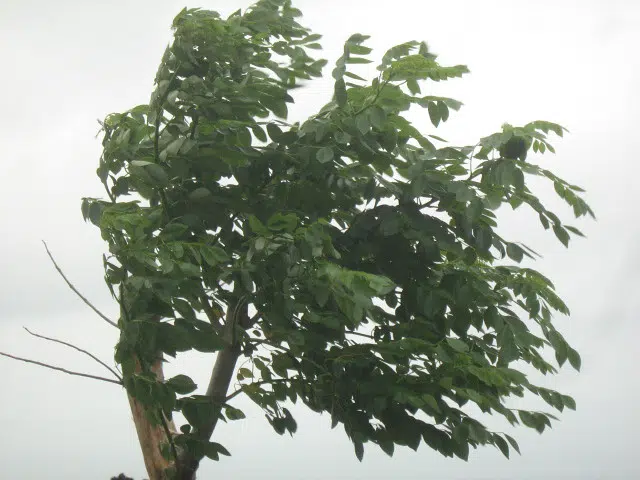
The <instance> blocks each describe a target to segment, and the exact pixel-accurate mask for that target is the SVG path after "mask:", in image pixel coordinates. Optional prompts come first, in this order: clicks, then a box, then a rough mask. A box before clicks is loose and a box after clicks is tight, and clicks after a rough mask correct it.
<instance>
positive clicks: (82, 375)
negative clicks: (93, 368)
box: [0, 352, 122, 385]
mask: <svg viewBox="0 0 640 480" xmlns="http://www.w3.org/2000/svg"><path fill="white" fill-rule="evenodd" d="M0 355H2V356H3V357H8V358H13V359H14V360H18V361H20V362H26V363H33V364H34V365H40V366H41V367H46V368H50V369H52V370H58V371H59V372H64V373H68V374H69V375H77V376H79V377H86V378H92V379H94V380H102V381H103V382H109V383H115V384H116V385H122V382H119V381H118V380H112V379H110V378H105V377H99V376H97V375H90V374H88V373H81V372H74V371H72V370H67V369H66V368H62V367H55V366H53V365H49V364H48V363H42V362H36V361H35V360H29V359H28V358H22V357H16V356H15V355H10V354H8V353H4V352H0Z"/></svg>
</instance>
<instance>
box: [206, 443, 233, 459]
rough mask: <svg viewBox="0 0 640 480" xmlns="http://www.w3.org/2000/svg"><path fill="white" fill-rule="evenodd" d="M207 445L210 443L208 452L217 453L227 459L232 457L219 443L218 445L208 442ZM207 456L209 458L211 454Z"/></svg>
mask: <svg viewBox="0 0 640 480" xmlns="http://www.w3.org/2000/svg"><path fill="white" fill-rule="evenodd" d="M207 443H208V445H207V449H208V451H210V452H215V453H216V454H222V455H226V456H227V457H230V456H231V454H230V453H229V450H227V449H226V448H224V447H223V446H222V445H220V444H219V443H216V442H207ZM207 456H208V457H209V454H207Z"/></svg>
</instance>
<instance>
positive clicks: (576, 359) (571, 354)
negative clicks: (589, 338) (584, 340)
mask: <svg viewBox="0 0 640 480" xmlns="http://www.w3.org/2000/svg"><path fill="white" fill-rule="evenodd" d="M567 358H568V360H569V363H570V364H571V366H572V367H573V368H574V369H575V370H577V371H578V372H579V371H580V367H581V366H582V360H581V359H580V354H579V353H578V352H577V351H575V350H574V349H573V348H571V347H570V346H568V345H567Z"/></svg>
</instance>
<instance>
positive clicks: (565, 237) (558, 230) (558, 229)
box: [553, 224, 569, 247]
mask: <svg viewBox="0 0 640 480" xmlns="http://www.w3.org/2000/svg"><path fill="white" fill-rule="evenodd" d="M553 233H555V234H556V237H558V240H560V241H561V242H562V244H563V245H564V246H565V247H568V246H569V234H568V233H567V231H566V230H565V229H564V228H562V226H561V225H558V224H555V225H554V226H553Z"/></svg>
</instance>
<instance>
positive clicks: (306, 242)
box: [82, 0, 593, 480]
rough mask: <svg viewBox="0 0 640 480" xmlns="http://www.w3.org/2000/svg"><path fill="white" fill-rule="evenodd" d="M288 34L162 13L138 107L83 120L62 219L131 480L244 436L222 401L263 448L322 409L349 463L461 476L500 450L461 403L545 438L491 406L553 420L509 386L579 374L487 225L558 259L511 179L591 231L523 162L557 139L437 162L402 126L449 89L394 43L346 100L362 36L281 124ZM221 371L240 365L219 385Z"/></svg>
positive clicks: (283, 3) (420, 136)
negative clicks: (565, 368) (136, 450)
mask: <svg viewBox="0 0 640 480" xmlns="http://www.w3.org/2000/svg"><path fill="white" fill-rule="evenodd" d="M300 16H301V13H300V11H299V10H297V9H295V8H293V7H292V6H291V2H290V1H289V0H260V1H258V3H256V4H255V5H254V6H252V7H250V8H249V9H247V10H246V11H245V12H244V13H242V12H241V11H237V12H235V13H233V14H232V15H231V16H230V17H228V18H227V19H223V18H221V17H220V15H219V14H218V13H216V12H212V11H206V10H200V9H184V10H183V11H182V12H180V13H179V14H178V16H177V17H176V18H175V20H174V22H173V28H174V29H175V38H174V40H173V43H172V44H171V45H170V46H169V47H168V48H167V49H166V51H165V53H164V56H163V58H162V61H161V64H160V68H159V70H158V72H157V75H156V78H155V90H154V91H153V94H152V95H151V99H150V102H149V104H145V105H139V106H136V107H134V108H132V109H130V110H128V111H126V112H124V113H118V114H111V115H109V116H107V118H106V119H105V120H104V122H102V123H101V126H102V129H103V132H104V138H103V147H104V150H103V154H102V157H101V159H100V165H99V168H98V170H97V174H98V176H99V177H100V179H101V181H102V182H103V184H104V186H105V189H106V191H107V195H108V200H101V199H96V198H86V199H84V200H83V203H82V212H83V215H84V217H85V219H87V220H90V221H91V222H93V223H94V224H95V225H97V226H98V227H99V228H100V231H101V234H102V238H103V239H104V240H105V241H106V242H107V244H108V246H109V254H108V255H105V256H104V266H105V272H106V275H105V279H106V283H107V285H108V287H109V289H110V291H111V293H112V295H113V296H114V298H115V299H116V300H117V301H118V303H119V305H120V312H121V313H120V317H119V319H118V320H117V322H113V323H114V325H116V326H117V328H119V329H120V339H119V342H118V344H117V346H116V353H115V359H116V361H117V363H118V364H119V365H120V366H121V368H122V384H123V385H124V386H125V388H126V391H127V394H128V395H129V400H130V404H131V408H132V412H133V416H134V421H135V423H136V428H137V431H138V435H139V440H140V443H141V446H142V450H143V455H144V459H145V464H146V467H147V470H148V473H149V477H150V479H151V480H157V479H168V478H176V479H179V480H191V479H193V478H195V472H196V470H197V468H198V465H199V462H200V461H201V460H202V459H203V458H204V457H208V458H210V459H213V460H218V458H219V456H220V455H229V452H228V451H227V450H226V449H225V447H224V446H223V445H221V444H220V443H218V442H216V441H212V439H211V437H212V433H213V432H214V430H215V427H216V424H217V422H218V421H219V420H220V419H223V420H225V419H228V420H238V419H241V418H243V417H244V414H243V412H242V411H240V410H239V409H237V408H235V407H234V406H233V404H232V400H233V399H234V398H236V397H237V396H238V395H241V394H244V395H246V396H248V397H249V398H250V399H251V400H252V401H253V402H255V403H256V404H257V405H258V406H259V407H261V408H262V409H263V410H264V412H265V414H266V418H267V420H268V421H269V423H270V424H271V425H272V426H273V428H274V430H275V431H276V432H277V433H278V434H284V433H286V432H289V433H291V434H293V433H294V432H295V431H296V422H295V420H294V418H293V417H292V415H291V413H290V411H289V410H288V409H287V408H286V405H287V403H288V402H296V401H298V400H299V401H301V402H302V403H304V404H305V405H306V406H308V407H309V408H310V409H311V410H313V411H316V412H327V413H328V414H329V415H330V418H331V423H332V426H336V425H338V424H341V425H342V426H343V427H344V430H345V432H346V434H347V435H348V436H349V438H350V439H351V441H352V442H353V445H354V448H355V454H356V455H357V457H358V458H359V459H360V460H361V459H362V458H363V454H364V444H365V443H367V442H371V443H374V444H376V445H378V446H379V447H380V448H381V449H382V450H383V451H384V452H386V453H387V454H389V455H392V454H393V452H394V448H395V446H396V445H402V446H409V447H410V448H412V449H414V450H415V449H417V448H418V446H419V444H420V443H421V442H424V443H426V444H427V445H428V446H429V447H431V448H432V449H434V450H437V451H438V452H440V453H441V454H443V455H445V456H448V457H452V456H457V457H459V458H462V459H467V457H468V455H469V447H474V448H476V447H478V446H480V445H488V444H490V445H494V446H495V447H497V448H499V449H500V451H501V452H502V453H503V454H504V455H505V456H507V457H508V456H509V453H510V448H513V449H515V450H516V451H518V445H517V443H516V441H515V440H514V439H513V438H512V437H510V436H509V435H506V434H501V433H498V432H492V431H489V430H488V429H487V428H485V426H484V425H483V424H482V423H481V422H480V421H479V420H478V419H476V418H474V417H473V416H471V415H470V414H469V413H468V411H466V410H465V409H464V406H465V404H467V403H470V404H475V405H476V406H477V407H478V408H479V409H480V410H481V411H482V412H485V413H487V412H491V413H498V414H500V415H502V416H504V417H505V418H506V419H507V420H508V421H509V422H510V423H511V424H518V423H522V424H523V425H525V426H527V427H531V428H534V429H536V430H537V431H539V432H542V431H543V430H545V428H546V427H548V426H550V425H551V422H550V419H555V417H554V416H553V415H551V414H549V413H545V412H537V411H525V410H516V409H513V408H511V407H509V404H508V399H509V397H510V396H512V395H515V396H522V395H524V393H525V392H526V391H528V392H530V393H533V394H534V395H538V396H540V397H541V398H542V399H543V400H544V401H545V402H547V403H548V404H549V405H550V406H551V407H553V408H555V409H557V410H559V411H562V410H563V409H564V408H565V407H567V408H571V409H573V408H575V402H574V400H573V399H572V398H571V397H569V396H567V395H564V394H561V393H558V392H556V391H553V390H550V389H546V388H542V387H540V386H536V385H535V384H533V383H531V382H530V380H529V378H528V377H527V376H526V375H525V374H524V373H522V372H521V371H519V370H518V369H517V368H515V367H517V366H519V365H522V364H523V362H525V363H527V364H529V365H530V366H532V367H533V368H535V369H537V370H538V371H540V372H542V373H543V374H546V373H555V372H556V371H557V368H556V367H555V366H553V365H552V364H551V363H549V362H548V361H547V360H546V359H545V356H544V349H545V348H546V347H550V348H551V349H553V350H554V351H555V358H556V361H557V363H558V365H559V366H562V365H563V364H564V363H565V362H566V361H567V360H568V361H569V363H570V364H571V365H572V366H573V367H574V368H575V369H579V368H580V356H579V355H578V353H577V352H576V351H575V350H574V349H573V348H572V347H571V346H570V345H569V344H568V343H567V342H566V340H565V339H564V337H563V336H562V335H561V334H560V333H559V332H558V331H557V330H556V329H555V328H554V326H553V323H552V314H553V313H554V312H558V313H562V314H568V313H569V310H568V308H567V307H566V305H565V304H564V303H563V301H562V300H561V299H560V298H559V297H558V296H557V295H556V293H555V292H554V287H553V284H552V283H551V281H550V280H549V279H547V278H546V277H545V276H544V275H542V274H541V273H539V272H537V271H536V270H533V269H531V268H529V267H525V266H519V265H518V264H519V263H520V262H521V261H523V259H524V258H525V257H527V258H528V259H534V258H535V257H536V254H535V252H533V251H532V250H531V249H530V248H528V247H527V246H526V245H524V244H522V243H518V242H514V241H509V240H507V239H505V238H503V237H502V236H501V235H500V234H499V232H498V228H497V217H496V211H497V210H498V209H499V207H500V206H501V205H505V204H509V205H510V206H511V207H512V208H514V209H516V208H518V207H520V206H522V205H523V204H524V205H527V206H528V207H530V208H532V209H533V210H534V211H535V212H536V213H537V214H538V215H539V219H540V222H541V224H542V225H543V227H544V228H545V229H551V230H552V231H553V232H554V234H555V235H556V236H557V238H558V239H559V240H560V241H561V242H562V243H563V244H564V245H565V246H567V245H568V242H569V239H570V236H571V235H582V234H581V232H580V231H579V230H578V229H576V228H575V227H572V226H569V225H566V224H564V223H563V222H562V221H561V220H560V218H559V217H558V216H557V215H556V214H554V213H553V212H552V211H550V210H548V209H547V208H546V207H545V205H544V204H543V203H542V202H541V201H540V200H539V199H538V198H537V197H536V196H535V195H534V193H532V191H531V190H530V189H529V188H528V186H527V184H526V182H525V178H526V177H527V176H531V175H533V176H538V177H543V178H546V179H548V180H550V181H551V182H553V184H554V187H555V191H556V193H557V194H558V195H559V196H560V198H561V199H563V200H564V201H565V202H566V203H567V204H568V205H570V206H571V207H572V208H573V211H574V213H575V216H576V217H580V216H583V215H587V214H588V215H591V216H593V212H592V210H591V209H590V207H589V206H588V205H587V203H585V201H584V200H583V199H582V197H581V193H582V192H583V190H582V189H580V188H579V187H577V186H575V185H572V184H570V183H568V182H566V181H564V180H563V179H561V178H559V177H557V176H556V175H554V174H553V173H552V172H550V171H548V170H546V169H543V168H541V167H540V166H538V165H536V164H535V163H532V162H531V161H530V160H531V159H530V158H529V160H527V153H528V152H529V151H530V150H533V152H534V153H545V151H546V150H549V151H551V152H553V151H554V150H553V147H552V145H551V144H550V143H549V141H548V134H549V133H551V132H552V133H555V134H557V135H558V136H562V135H563V133H564V132H565V129H564V128H563V127H561V126H559V125H557V124H554V123H550V122H546V121H534V122H531V123H529V124H527V125H524V126H522V127H515V126H511V125H508V124H505V125H503V127H502V130H501V131H500V132H498V133H494V134H492V135H489V136H486V137H484V138H481V139H480V140H479V141H478V142H477V143H474V144H473V145H472V146H464V147H452V146H448V145H447V144H446V142H445V140H443V139H441V138H440V137H437V136H435V135H432V134H425V133H423V132H420V131H419V130H418V129H417V128H416V127H415V126H413V125H412V124H411V122H410V121H408V120H407V118H406V117H405V116H403V114H405V112H407V111H409V109H410V108H412V107H423V108H426V109H427V112H428V115H429V118H430V120H431V122H432V123H433V125H434V127H437V126H438V125H439V124H440V123H442V122H445V121H447V120H448V118H449V114H450V112H451V110H454V111H455V110H458V109H459V108H460V106H461V103H460V102H458V101H456V100H453V99H451V98H445V97H437V96H430V95H423V94H422V90H423V89H424V88H425V85H428V83H427V82H428V81H436V82H437V81H444V80H447V79H450V78H456V77H461V76H463V75H464V74H466V73H467V72H468V70H467V68H466V67H465V66H462V65H456V66H443V65H440V64H439V63H438V61H437V57H436V55H434V54H433V53H431V52H430V51H429V49H428V47H427V44H426V43H420V42H414V41H411V42H407V43H403V44H401V45H397V46H395V47H393V48H391V49H390V50H389V51H387V52H386V53H385V54H384V56H383V58H382V61H381V63H380V65H379V66H378V72H379V74H378V76H377V77H376V78H374V79H373V80H372V81H368V80H366V79H364V78H362V77H361V76H359V75H357V74H356V73H354V72H353V71H352V70H350V69H351V68H352V66H354V65H356V66H357V65H358V64H367V63H370V62H371V60H369V59H368V55H369V54H370V53H371V49H370V48H368V47H367V46H365V42H366V40H367V39H368V38H369V37H368V36H366V35H361V34H354V35H352V36H351V37H350V38H349V39H348V40H347V41H346V43H345V46H344V53H343V55H342V56H341V57H340V58H339V59H338V61H337V63H336V65H335V68H334V69H333V71H332V76H333V79H334V80H335V90H334V95H333V98H332V99H331V101H330V102H329V103H327V104H326V105H325V106H324V107H323V108H322V109H321V110H320V111H319V112H318V113H317V114H315V115H313V116H311V117H310V118H308V119H307V120H305V121H304V122H295V123H292V124H290V123H287V121H286V119H287V104H288V103H291V102H293V97H292V96H291V93H292V91H293V90H295V89H296V88H299V87H300V86H301V85H302V84H303V83H304V81H306V80H310V79H312V78H313V77H320V76H321V74H322V69H323V67H325V65H326V64H327V62H326V60H321V59H315V58H313V57H312V56H310V52H311V51H312V50H317V49H319V48H320V44H319V43H317V41H318V40H319V39H320V35H317V34H313V33H311V32H310V31H309V30H308V29H307V28H305V27H303V26H302V25H300V24H299V23H298V21H297V20H296V19H297V18H298V17H300ZM191 350H197V351H200V352H212V353H214V352H215V353H216V355H215V362H214V365H213V368H212V374H211V378H210V379H209V384H208V388H207V389H206V391H201V393H199V394H194V393H193V392H195V391H196V383H195V381H194V380H193V379H191V378H190V377H189V376H188V375H187V374H186V373H184V374H179V375H177V376H175V377H173V378H170V379H167V380H165V379H164V376H163V371H162V362H163V361H164V360H165V359H166V357H167V356H169V357H174V356H176V355H177V354H178V353H179V352H185V351H191ZM240 357H246V358H247V359H248V361H249V365H250V366H249V367H242V368H237V367H238V365H237V364H238V360H239V358H240ZM516 362H518V363H517V365H516ZM234 376H235V378H236V379H237V387H235V388H234V387H233V386H232V383H233V382H232V380H233V378H234ZM174 412H180V413H182V414H183V415H184V418H185V419H186V421H187V423H186V424H184V425H182V426H180V428H179V429H176V428H175V426H174V423H173V413H174ZM216 440H217V439H216Z"/></svg>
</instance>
